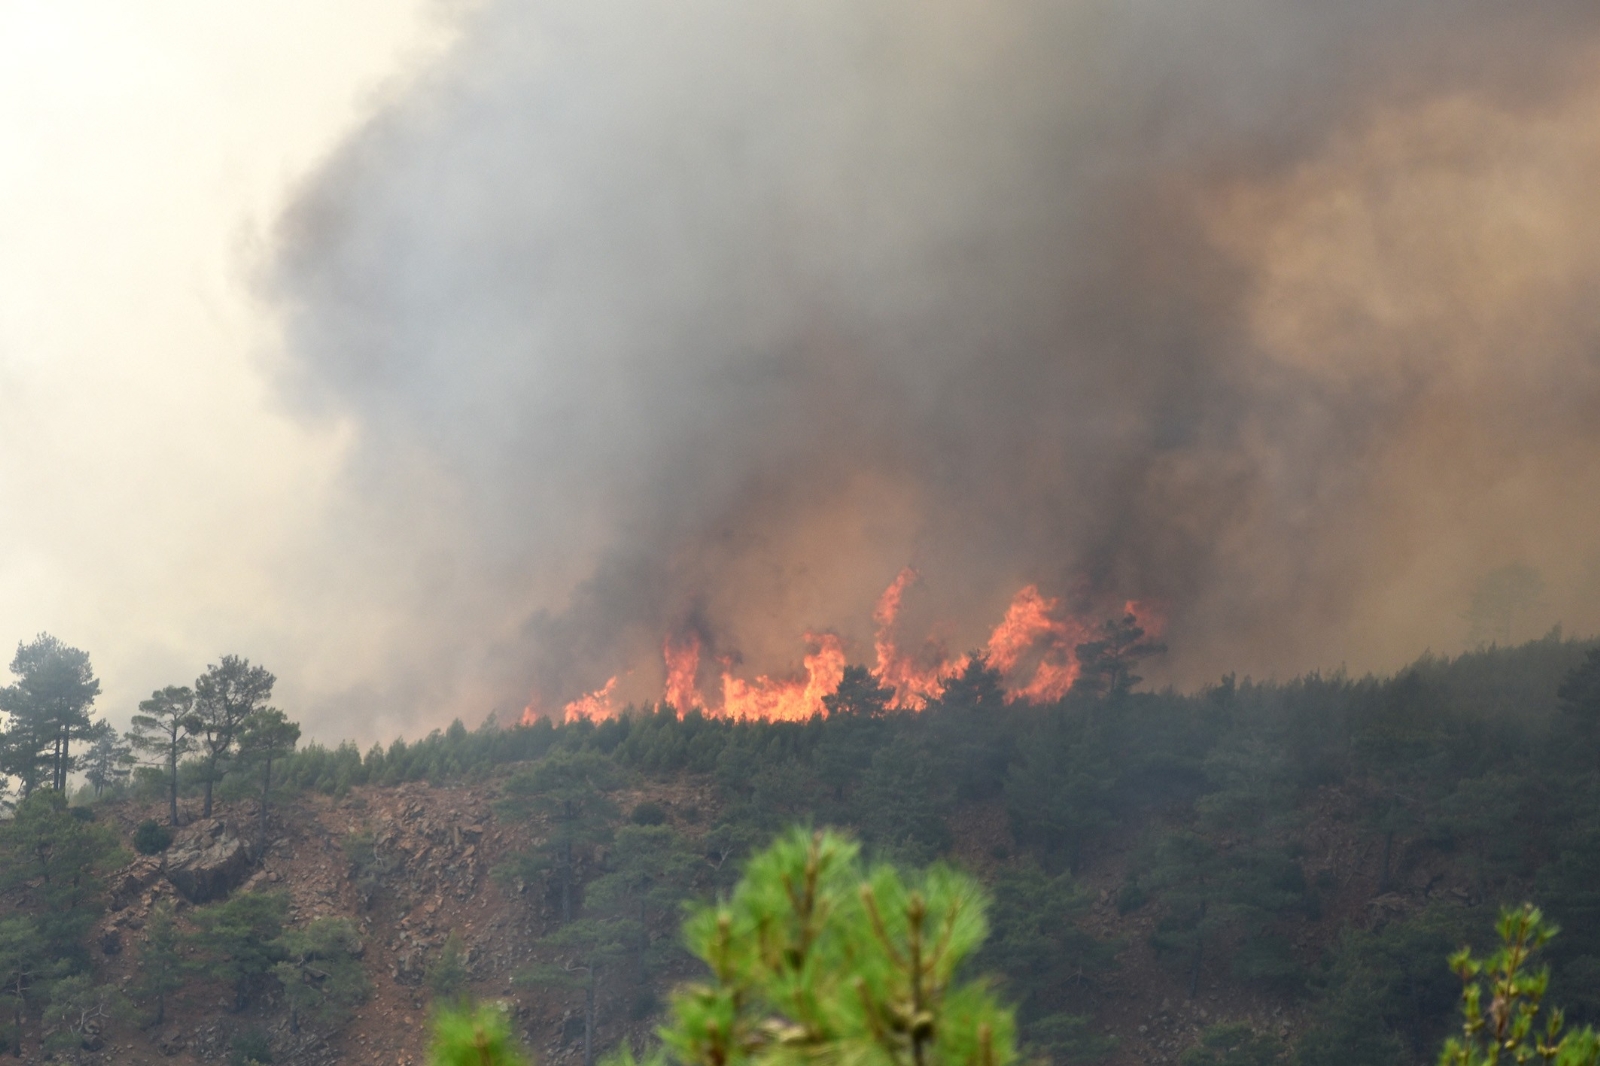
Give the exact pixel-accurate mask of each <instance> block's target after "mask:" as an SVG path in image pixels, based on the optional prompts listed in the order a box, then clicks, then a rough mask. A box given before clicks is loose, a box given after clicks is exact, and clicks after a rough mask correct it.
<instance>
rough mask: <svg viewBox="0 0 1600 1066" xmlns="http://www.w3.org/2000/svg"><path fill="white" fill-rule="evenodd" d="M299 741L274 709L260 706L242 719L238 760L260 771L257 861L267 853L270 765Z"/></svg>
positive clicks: (292, 726) (297, 732) (296, 730)
mask: <svg viewBox="0 0 1600 1066" xmlns="http://www.w3.org/2000/svg"><path fill="white" fill-rule="evenodd" d="M299 740H300V726H299V725H298V724H297V723H295V722H291V721H289V719H288V717H287V716H286V715H285V714H284V713H283V712H282V711H280V710H278V708H276V707H263V708H261V709H260V710H258V711H255V712H254V713H252V714H251V715H249V717H247V718H246V719H245V720H244V724H243V726H242V727H241V728H240V730H239V758H240V761H241V762H243V763H245V764H246V765H251V764H253V765H256V766H259V767H260V768H261V829H260V832H259V834H258V837H257V842H256V843H257V847H256V859H257V861H261V860H263V859H265V858H266V854H267V804H268V802H269V800H270V799H271V795H272V764H273V763H274V762H275V761H280V760H282V759H284V758H287V757H288V755H289V753H290V752H292V751H294V746H295V744H296V743H297V742H299Z"/></svg>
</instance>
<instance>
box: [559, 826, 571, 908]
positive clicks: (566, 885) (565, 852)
mask: <svg viewBox="0 0 1600 1066" xmlns="http://www.w3.org/2000/svg"><path fill="white" fill-rule="evenodd" d="M561 852H562V855H561V921H562V922H563V923H565V922H570V921H572V838H571V837H570V836H569V837H568V838H567V839H566V841H565V843H563V844H562V845H561Z"/></svg>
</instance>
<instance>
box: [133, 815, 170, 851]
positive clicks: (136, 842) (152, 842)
mask: <svg viewBox="0 0 1600 1066" xmlns="http://www.w3.org/2000/svg"><path fill="white" fill-rule="evenodd" d="M171 845H172V830H171V829H168V828H167V827H166V826H164V825H162V824H161V823H160V822H158V821H156V820H155V819H153V818H146V819H145V820H144V821H142V822H140V823H139V825H138V827H137V828H135V829H134V831H133V846H134V847H135V848H137V849H138V851H139V854H140V855H159V854H161V853H162V852H163V851H166V850H167V848H169V847H170V846H171Z"/></svg>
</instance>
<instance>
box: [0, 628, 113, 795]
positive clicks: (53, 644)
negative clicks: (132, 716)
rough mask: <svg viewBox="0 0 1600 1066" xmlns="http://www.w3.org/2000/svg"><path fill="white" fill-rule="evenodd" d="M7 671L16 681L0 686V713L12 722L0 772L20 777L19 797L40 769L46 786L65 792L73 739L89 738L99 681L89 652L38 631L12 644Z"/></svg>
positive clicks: (37, 778)
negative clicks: (26, 641)
mask: <svg viewBox="0 0 1600 1066" xmlns="http://www.w3.org/2000/svg"><path fill="white" fill-rule="evenodd" d="M11 672H12V673H13V674H14V675H16V678H17V680H16V682H15V683H14V684H12V685H8V686H7V687H5V688H3V689H0V711H5V712H6V713H7V714H8V715H10V716H11V720H12V725H11V728H10V729H8V730H7V737H8V743H7V745H6V751H5V756H6V764H5V765H4V766H0V770H4V772H5V773H7V774H9V775H11V776H13V777H17V778H20V779H21V781H22V789H23V795H24V796H26V795H27V794H28V793H30V792H32V791H33V789H34V788H35V787H37V786H38V784H39V783H40V777H41V775H42V773H44V774H48V781H47V783H48V784H49V786H50V787H51V788H53V789H55V790H56V791H58V792H62V791H65V790H66V787H67V775H68V774H69V773H71V772H72V768H73V758H72V744H73V742H74V741H78V740H86V739H88V738H90V737H91V736H93V730H94V723H93V722H91V721H90V719H89V708H90V707H92V706H93V705H94V701H95V697H96V696H98V695H99V694H100V682H99V681H98V680H96V679H95V676H94V670H93V669H92V668H91V667H90V665H89V655H88V653H87V652H84V651H80V650H79V649H77V648H71V647H68V646H67V645H65V644H63V643H62V642H61V641H59V640H57V639H56V638H55V637H52V636H50V634H48V633H41V634H39V636H38V637H37V638H35V639H34V641H33V643H31V644H20V643H19V644H18V645H17V654H16V656H15V657H13V658H12V660H11Z"/></svg>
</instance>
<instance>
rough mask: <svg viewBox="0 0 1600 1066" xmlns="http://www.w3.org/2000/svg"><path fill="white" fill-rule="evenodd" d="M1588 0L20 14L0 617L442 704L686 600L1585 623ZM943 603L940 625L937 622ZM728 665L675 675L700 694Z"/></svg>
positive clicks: (5, 34) (3, 630)
mask: <svg viewBox="0 0 1600 1066" xmlns="http://www.w3.org/2000/svg"><path fill="white" fill-rule="evenodd" d="M1597 57H1600V7H1597V6H1596V5H1595V4H1594V3H1593V2H1592V0H1541V2H1540V3H1536V4H1524V5H1508V4H1506V3H1504V2H1502V0H1348V2H1342V0H1341V2H1338V3H1332V2H1330V0H1215V2H1207V3H1203V4H1197V3H1187V4H1185V3H1178V2H1175V0H764V2H762V3H759V4H755V3H751V2H750V0H677V2H673V3H663V2H661V0H612V2H608V3H596V2H595V0H474V2H473V3H470V4H467V3H459V4H444V3H439V2H437V0H434V2H431V3H430V2H428V0H406V2H401V0H391V2H378V0H350V2H341V3H327V2H326V0H321V2H309V0H276V2H273V3H270V4H268V3H245V2H230V3H227V4H217V3H204V4H203V3H198V2H178V0H162V2H157V0H148V2H142V3H141V2H136V0H115V2H112V0H107V2H105V3H91V2H87V0H81V2H74V0H53V2H49V3H43V2H41V3H26V2H21V3H19V2H16V0H0V644H4V645H5V646H6V647H10V646H12V644H13V642H14V641H17V640H21V639H26V638H29V637H31V636H32V635H33V634H35V633H37V632H39V631H41V630H43V631H49V632H51V633H53V634H55V635H56V636H58V637H59V638H61V639H63V640H65V641H68V642H69V643H72V644H74V645H77V646H80V647H83V648H85V649H86V650H88V651H89V652H90V653H91V654H92V655H93V657H94V662H95V664H96V667H97V669H98V671H99V673H100V676H101V677H102V679H103V681H104V684H105V697H104V699H103V700H102V704H101V706H102V709H103V710H105V711H106V712H108V713H109V714H110V715H111V716H112V718H113V719H114V720H123V719H125V717H126V715H127V714H128V713H129V712H130V711H131V710H132V709H133V706H134V704H135V703H136V702H137V700H138V699H139V698H140V697H141V696H144V695H147V694H148V692H149V691H150V690H151V689H152V688H154V687H156V686H158V685H162V684H167V683H171V682H175V681H187V680H189V679H191V678H193V677H194V676H195V675H196V674H197V673H198V672H199V671H200V670H201V669H203V667H204V666H205V664H206V663H207V662H209V661H213V660H214V659H215V658H217V657H218V656H220V655H221V654H224V653H230V652H231V653H238V654H241V655H245V656H248V657H249V658H251V659H253V660H255V661H258V662H262V663H264V664H266V665H267V666H269V667H271V668H272V669H274V670H275V671H276V672H277V673H278V674H279V676H280V678H281V687H280V692H279V697H280V698H279V702H281V703H282V705H283V706H284V707H285V709H287V710H288V711H289V712H290V713H291V714H292V715H295V716H296V717H299V718H302V719H303V720H305V721H306V723H307V724H308V726H309V731H310V733H311V734H312V735H315V736H318V737H320V738H323V739H330V740H332V739H338V738H340V737H342V736H347V735H353V736H356V737H358V738H360V739H362V740H363V741H367V740H371V739H378V738H383V739H387V738H388V737H390V736H393V735H394V734H395V733H396V732H398V731H404V732H406V733H408V734H415V733H417V732H419V731H423V730H425V729H427V728H429V727H432V726H437V725H442V724H444V723H445V722H447V721H448V719H449V717H450V716H451V715H452V714H456V713H460V714H462V715H463V716H464V717H466V718H468V719H469V721H473V722H475V721H476V720H478V719H479V718H480V717H481V716H482V715H483V714H484V713H485V712H486V711H488V710H489V709H491V708H497V709H499V710H500V711H502V712H507V713H511V714H515V713H516V712H517V711H518V710H519V709H520V707H521V705H522V703H523V702H524V701H525V700H526V699H527V698H528V697H529V695H530V694H531V693H533V692H534V691H538V692H540V693H542V694H543V695H544V696H545V697H546V698H547V699H548V700H550V701H551V702H552V703H554V704H555V705H557V706H559V704H560V702H562V701H564V700H566V699H569V698H572V697H573V696H575V695H577V694H579V693H581V692H583V691H585V690H588V689H591V688H594V687H597V686H599V685H600V684H602V683H603V682H604V681H605V680H606V679H607V678H608V677H609V676H611V675H613V674H618V675H621V676H622V677H623V679H624V680H623V682H622V690H623V691H625V692H626V695H627V697H628V698H650V697H652V696H653V695H654V694H656V693H658V692H659V683H660V673H661V664H660V660H659V649H660V647H661V640H662V637H663V636H664V635H665V634H668V633H674V632H677V633H683V632H687V631H693V632H694V633H695V634H696V635H697V636H698V637H700V638H701V639H702V640H703V641H704V642H705V644H706V647H707V648H708V655H707V658H706V660H705V664H706V665H705V668H706V670H707V671H708V672H712V671H715V670H718V669H720V663H719V662H718V661H717V660H718V659H722V660H726V661H728V662H730V663H736V664H737V667H738V669H740V670H742V671H743V672H744V673H745V674H746V675H750V674H753V673H754V672H759V671H767V672H772V673H778V672H782V671H785V670H791V669H793V668H794V667H795V666H797V664H798V661H799V658H800V656H801V654H802V653H803V651H804V644H803V642H802V640H801V634H802V633H804V632H805V631H807V630H808V629H809V630H815V631H821V630H831V631H834V632H836V633H838V634H839V635H840V637H841V639H843V640H844V642H845V644H846V646H847V648H848V649H849V652H850V654H851V657H852V658H853V659H855V660H857V661H859V660H861V659H863V658H866V657H867V656H868V655H869V654H870V650H871V609H872V604H873V601H874V599H875V598H876V596H877V595H878V593H879V592H880V591H881V590H882V589H883V588H884V587H885V586H886V585H887V584H888V583H889V581H890V580H891V579H892V578H893V577H894V575H895V574H896V573H898V572H899V570H900V568H901V567H903V566H905V565H908V564H910V565H914V566H917V567H918V568H919V569H920V570H921V571H922V573H923V577H924V582H923V584H922V585H920V586H918V588H917V589H916V590H914V592H913V593H912V594H911V595H910V596H909V597H908V600H907V604H908V606H907V614H906V618H907V621H906V623H905V624H906V626H907V632H906V634H905V638H906V639H907V640H909V641H912V642H915V641H916V640H918V639H920V638H921V637H922V636H923V635H924V634H928V633H933V634H935V635H938V636H940V637H941V638H943V639H945V640H946V641H947V642H948V644H949V645H950V647H951V648H952V649H954V650H961V649H964V648H966V647H971V646H974V645H975V644H976V643H977V642H979V641H981V639H982V636H983V634H984V632H985V631H986V629H987V627H988V626H990V625H992V624H993V623H994V621H996V620H997V619H998V617H999V615H1000V612H1001V611H1002V610H1003V608H1004V605H1005V603H1006V601H1007V600H1008V599H1009V597H1010V596H1011V595H1012V594H1013V593H1014V592H1015V591H1016V590H1017V588H1018V587H1019V586H1021V585H1022V584H1024V583H1027V582H1037V583H1039V584H1040V585H1041V586H1043V587H1044V588H1045V590H1046V592H1047V593H1049V594H1051V595H1058V596H1061V597H1063V598H1064V599H1066V600H1068V601H1070V602H1071V605H1072V606H1073V607H1074V608H1075V609H1077V610H1080V611H1082V612H1083V614H1084V616H1085V617H1088V618H1091V619H1092V618H1095V617H1100V616H1103V614H1104V613H1105V612H1107V611H1112V610H1117V609H1120V604H1121V603H1122V602H1123V601H1124V600H1125V599H1127V598H1135V599H1140V600H1144V601H1148V602H1152V603H1155V604H1158V605H1159V606H1160V609H1161V610H1162V611H1163V613H1165V614H1166V616H1167V618H1168V620H1169V623H1170V630H1169V633H1168V639H1169V643H1170V645H1171V649H1172V650H1171V652H1170V654H1169V656H1168V657H1167V658H1166V660H1165V661H1164V662H1163V663H1161V664H1156V665H1154V666H1153V667H1152V668H1151V669H1150V670H1149V671H1148V673H1149V676H1151V677H1152V678H1153V679H1156V680H1158V681H1159V680H1172V681H1176V682H1178V683H1182V684H1193V683H1198V682H1200V681H1203V680H1205V679H1207V678H1213V677H1215V676H1217V675H1218V674H1220V673H1221V672H1223V671H1225V670H1230V669H1237V670H1239V671H1241V672H1251V673H1255V674H1257V675H1258V676H1259V675H1262V674H1271V673H1276V674H1278V675H1280V676H1281V675H1285V674H1290V673H1294V672H1296V671H1299V670H1304V669H1307V668H1314V667H1335V666H1338V665H1340V664H1347V665H1348V666H1350V667H1351V668H1352V669H1354V670H1358V671H1359V670H1366V669H1390V668H1393V667H1395V666H1397V665H1399V664H1400V663H1403V662H1405V661H1407V660H1409V659H1410V658H1412V657H1414V656H1416V655H1417V654H1419V653H1421V652H1422V651H1423V650H1425V649H1428V648H1433V649H1435V650H1440V651H1446V652H1454V651H1458V650H1460V649H1461V648H1462V647H1463V646H1464V645H1465V642H1466V639H1467V632H1468V627H1467V624H1466V622H1465V621H1464V620H1463V618H1462V613H1463V612H1464V611H1465V610H1466V609H1467V607H1468V605H1469V604H1470V603H1471V602H1472V597H1473V594H1474V590H1475V588H1477V587H1479V586H1480V583H1481V582H1482V581H1483V580H1484V579H1485V577H1486V575H1489V574H1492V573H1494V572H1496V571H1497V570H1500V569H1502V568H1505V567H1508V566H1513V565H1528V566H1531V567H1534V568H1536V569H1537V570H1538V571H1539V572H1540V574H1542V576H1543V578H1544V582H1545V589H1544V593H1543V595H1542V598H1541V600H1540V602H1539V604H1538V605H1537V607H1535V608H1534V609H1533V610H1530V611H1528V612H1526V614H1525V615H1524V616H1523V617H1522V618H1520V619H1519V625H1520V628H1519V629H1518V630H1517V632H1516V633H1515V636H1516V637H1518V638H1521V637H1526V636H1530V635H1533V634H1534V632H1535V631H1538V630H1542V628H1543V627H1544V626H1547V625H1549V624H1551V623H1554V622H1557V621H1560V622H1565V623H1566V624H1567V625H1568V626H1569V627H1571V628H1573V629H1576V630H1578V631H1581V632H1589V631H1592V630H1594V629H1595V628H1596V627H1597V626H1600V538H1597V535H1596V532H1595V531H1596V529H1597V528H1600V503H1597V502H1596V501H1597V500H1600V313H1597V311H1596V308H1600V187H1597V185H1596V182H1595V174H1596V173H1600V77H1597V76H1596V74H1595V72H1596V71H1597V70H1600V61H1597ZM941 627H942V628H941ZM708 677H709V675H708Z"/></svg>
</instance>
